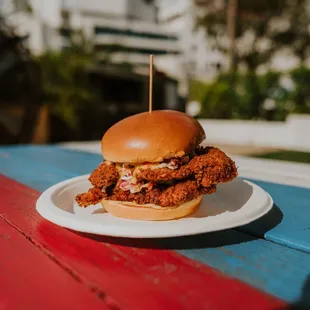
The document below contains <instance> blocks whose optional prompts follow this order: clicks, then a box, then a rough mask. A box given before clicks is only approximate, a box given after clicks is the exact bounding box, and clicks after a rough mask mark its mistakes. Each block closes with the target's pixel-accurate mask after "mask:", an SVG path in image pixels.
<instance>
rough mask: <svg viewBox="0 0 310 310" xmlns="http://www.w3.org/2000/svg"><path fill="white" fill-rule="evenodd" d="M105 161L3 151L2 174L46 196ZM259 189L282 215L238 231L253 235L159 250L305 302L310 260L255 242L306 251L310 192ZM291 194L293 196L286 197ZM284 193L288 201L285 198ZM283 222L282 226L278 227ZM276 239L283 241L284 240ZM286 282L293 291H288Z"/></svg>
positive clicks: (43, 150)
mask: <svg viewBox="0 0 310 310" xmlns="http://www.w3.org/2000/svg"><path fill="white" fill-rule="evenodd" d="M1 158H2V160H1ZM101 160H102V158H101V156H98V155H96V154H89V153H86V152H76V151H72V150H64V149H58V148H56V147H35V148H33V147H19V148H17V149H15V148H3V149H2V151H0V171H1V172H3V173H5V174H6V175H8V176H10V177H13V178H14V179H18V180H20V181H21V182H22V183H24V184H26V185H28V186H30V187H32V188H35V189H38V190H44V189H45V188H47V187H48V186H50V185H52V184H54V183H57V182H59V181H60V180H63V179H66V178H68V175H72V176H76V175H80V174H84V173H88V172H89V171H91V170H92V169H94V167H96V166H97V165H98V163H99V162H100V161H101ZM20 169H22V172H21V171H20ZM27 171H28V172H27ZM256 183H259V182H256ZM260 185H262V186H264V187H265V189H266V190H267V191H268V192H270V193H271V195H272V196H273V197H274V198H275V201H276V203H278V206H279V209H280V211H279V209H277V208H274V210H273V211H272V212H271V213H270V214H269V215H267V216H266V217H264V218H263V219H261V220H258V221H257V222H255V223H253V224H251V225H248V226H245V227H241V228H240V230H241V231H242V230H243V231H244V232H247V233H250V235H249V234H244V233H241V232H236V231H234V230H229V231H225V232H221V233H216V234H208V235H200V236H195V237H192V238H180V239H172V240H169V241H164V242H163V244H161V245H160V246H162V247H166V248H169V249H175V250H176V251H180V253H181V254H182V255H186V256H188V257H191V258H193V259H195V260H197V261H200V262H202V263H205V264H208V265H210V266H213V267H215V268H217V269H219V270H221V271H224V272H225V273H227V274H228V275H231V276H233V277H236V278H239V279H241V280H244V281H246V282H248V283H250V284H252V285H254V286H256V287H258V288H261V289H263V290H265V291H267V292H269V293H272V294H274V295H276V296H279V297H281V298H284V299H285V300H287V301H290V302H294V301H296V300H298V299H299V298H300V297H301V294H302V291H303V288H304V286H305V283H308V276H309V274H310V270H309V263H308V261H309V258H308V256H307V255H306V254H304V253H300V252H298V251H292V250H289V249H285V248H283V247H282V246H277V245H276V244H273V243H270V242H266V241H264V240H259V239H257V240H256V238H255V236H258V237H264V236H266V238H267V239H269V240H272V241H274V242H278V243H280V244H284V245H285V246H291V247H293V248H297V249H299V248H300V247H301V245H302V243H301V241H300V240H302V239H301V238H302V237H303V238H305V239H304V243H305V246H307V244H308V243H307V242H308V239H307V238H308V237H307V236H308V235H307V233H308V232H307V230H306V229H307V227H308V225H307V218H308V216H306V215H307V212H308V209H307V208H304V207H300V204H299V200H298V199H299V197H303V198H302V199H301V201H302V202H305V201H306V200H307V197H308V193H309V191H308V190H307V189H303V188H295V187H287V188H286V187H285V188H284V190H283V186H282V185H278V184H271V183H264V184H260ZM290 188H292V189H291V191H292V192H289V191H288V190H289V189H290ZM286 193H289V194H290V196H289V197H286V195H285V194H286ZM282 196H283V198H281V197H282ZM292 201H293V202H294V201H295V202H294V203H293V205H294V210H296V212H291V211H290V209H292ZM299 211H300V212H299ZM281 212H282V213H283V214H282V215H281ZM301 212H302V213H301ZM286 214H288V215H286ZM282 217H283V218H282ZM281 218H282V219H281ZM279 221H282V222H281V223H280V224H279ZM298 223H302V225H303V226H302V227H300V226H299V224H298ZM276 225H277V226H276ZM292 225H295V226H294V227H295V230H296V233H297V231H301V233H300V234H301V235H302V237H301V236H300V235H298V236H296V237H294V230H292V229H291V227H292ZM298 227H300V229H298ZM303 229H304V231H302V230H303ZM276 233H277V234H279V235H280V237H281V238H282V239H281V240H280V239H279V238H280V237H278V236H277V235H276ZM253 236H254V237H253ZM274 236H275V237H274ZM292 236H293V237H294V238H293V237H292ZM272 238H273V239H272ZM277 238H278V241H277ZM294 239H296V240H294ZM167 242H168V243H167ZM288 279H289V280H288ZM288 282H289V283H292V285H288V284H287V283H288ZM303 295H304V296H303V297H306V298H307V296H310V290H309V289H308V290H306V291H304V293H303Z"/></svg>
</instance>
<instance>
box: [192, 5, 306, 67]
mask: <svg viewBox="0 0 310 310" xmlns="http://www.w3.org/2000/svg"><path fill="white" fill-rule="evenodd" d="M228 2H229V1H225V2H223V4H222V6H220V7H219V5H218V1H216V0H213V1H209V2H208V3H207V4H206V13H205V15H204V16H203V18H200V19H199V20H198V26H200V27H203V28H204V29H205V30H206V32H207V33H208V41H209V44H210V43H212V44H213V47H214V48H216V49H217V50H219V51H221V52H223V53H229V50H228V45H227V42H226V40H225V39H224V40H223V38H225V36H226V35H227V16H226V15H227V10H228ZM308 3H309V2H308V1H307V0H272V1H270V0H251V1H248V0H239V1H238V9H237V16H236V42H235V43H236V44H239V43H240V42H241V41H243V40H244V39H245V37H246V36H248V35H250V36H249V37H247V39H246V41H247V47H246V48H243V45H242V44H241V45H239V48H237V49H236V55H235V59H236V67H237V68H238V66H239V65H241V64H243V65H245V66H246V68H247V69H248V70H249V71H255V70H256V69H257V68H258V67H259V66H260V65H268V63H269V61H270V59H271V57H272V56H273V55H274V54H275V53H276V52H277V51H278V50H279V49H280V48H282V47H289V48H290V49H291V50H292V51H293V53H294V54H295V55H296V56H297V57H298V58H299V59H300V60H301V61H302V62H303V61H304V60H305V59H306V57H307V56H308V55H309V53H310V36H309V29H308V26H309V24H310V15H309V10H308V7H307V5H308ZM276 19H278V20H282V21H286V22H287V24H288V25H287V26H275V23H274V22H275V20H276ZM262 40H265V41H266V42H268V44H267V45H265V48H264V49H262V48H261V44H260V43H261V41H262Z"/></svg>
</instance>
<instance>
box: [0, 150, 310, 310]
mask: <svg viewBox="0 0 310 310" xmlns="http://www.w3.org/2000/svg"><path fill="white" fill-rule="evenodd" d="M98 153H99V152H98V150H97V151H96V150H95V151H94V150H90V149H87V147H84V148H83V147H80V148H75V149H72V148H70V149H69V148H65V147H60V146H55V145H54V146H11V147H1V148H0V173H1V175H0V183H1V187H0V195H1V200H0V201H1V202H0V309H1V310H4V309H5V310H6V309H9V310H15V309H31V310H35V309H69V307H74V309H75V310H77V309H148V310H151V309H193V310H196V309H218V310H222V309H223V310H224V309H225V310H226V309H238V310H239V309H246V310H250V309H253V310H256V309H257V310H258V309H259V310H264V309H268V310H269V309H277V310H280V309H281V310H282V309H291V306H294V307H296V309H299V308H300V309H310V167H309V166H307V165H303V164H292V163H285V162H277V161H269V160H262V159H250V158H246V157H240V156H235V157H234V156H233V158H234V159H235V160H236V163H237V165H238V166H239V173H240V177H241V178H246V179H248V180H250V181H252V182H254V183H256V184H257V185H259V186H261V187H262V188H263V189H265V190H266V191H267V192H268V193H269V194H270V195H271V196H272V198H273V200H274V202H275V204H274V206H273V209H272V210H271V211H270V212H269V213H268V214H267V215H265V216H264V217H262V218H260V219H259V220H257V221H255V222H253V223H251V224H248V225H246V226H242V227H238V228H236V229H229V230H225V231H219V232H214V233H208V234H200V235H195V236H187V237H179V238H166V239H139V240H137V239H127V238H112V237H105V236H94V235H85V234H82V233H77V232H74V231H71V230H68V229H65V228H62V227H59V226H56V225H54V224H52V223H50V222H48V221H46V220H44V219H43V218H42V217H40V216H39V214H38V213H37V211H36V210H35V203H36V200H37V198H38V197H39V195H40V193H41V192H42V191H44V190H45V189H47V188H48V187H50V186H51V185H53V184H55V183H58V182H60V181H63V180H65V179H68V178H71V177H75V176H78V175H82V174H88V173H90V172H91V171H92V170H93V169H94V168H95V167H96V166H97V165H98V164H99V163H100V161H101V160H102V157H101V155H100V154H98Z"/></svg>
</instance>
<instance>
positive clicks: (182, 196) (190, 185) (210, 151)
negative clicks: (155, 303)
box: [76, 147, 238, 207]
mask: <svg viewBox="0 0 310 310" xmlns="http://www.w3.org/2000/svg"><path fill="white" fill-rule="evenodd" d="M237 174H238V173H237V168H236V165H235V163H234V162H233V161H232V160H231V159H230V158H229V157H228V156H227V155H226V154H225V153H224V152H222V151H221V150H219V149H217V148H213V147H206V148H201V147H200V148H198V149H197V151H196V155H195V156H194V157H192V159H191V160H190V161H189V162H188V163H185V164H183V165H181V166H180V167H179V168H178V169H173V170H172V169H168V168H158V169H144V170H142V169H141V170H140V171H138V172H137V173H135V177H136V178H137V179H139V180H140V181H143V182H145V181H146V182H153V183H154V186H152V187H150V188H149V189H148V188H143V189H142V190H141V192H139V193H130V191H124V190H122V189H121V188H119V187H118V186H115V184H116V183H117V181H118V179H119V177H120V176H119V173H118V171H117V169H116V167H115V165H114V164H113V163H105V162H104V163H102V164H100V165H99V167H98V168H97V169H96V170H95V171H94V172H93V173H92V174H91V176H90V178H89V180H90V182H91V183H92V185H93V186H94V187H95V188H93V189H90V190H89V191H88V193H85V194H80V195H78V196H77V197H76V201H77V202H78V204H79V205H80V206H84V207H86V206H88V205H91V204H96V203H98V202H99V201H100V200H101V199H102V198H105V199H109V200H118V201H130V202H135V203H137V204H149V203H152V204H156V205H160V206H162V207H172V206H177V205H180V204H182V203H184V202H187V201H190V200H192V199H194V198H196V197H198V196H199V195H203V194H212V193H213V192H215V190H216V185H217V184H218V183H225V182H228V181H231V180H233V179H234V178H235V177H236V176H237ZM107 187H108V188H107ZM105 188H107V192H108V194H106V193H105V192H104V191H102V190H103V189H105Z"/></svg>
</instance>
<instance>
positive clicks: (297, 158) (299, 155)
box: [250, 151, 310, 164]
mask: <svg viewBox="0 0 310 310" xmlns="http://www.w3.org/2000/svg"><path fill="white" fill-rule="evenodd" d="M250 156H251V157H258V158H267V159H276V160H285V161H293V162H300V163H307V164H310V153H307V152H297V151H279V152H271V153H265V154H252V155H250Z"/></svg>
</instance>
